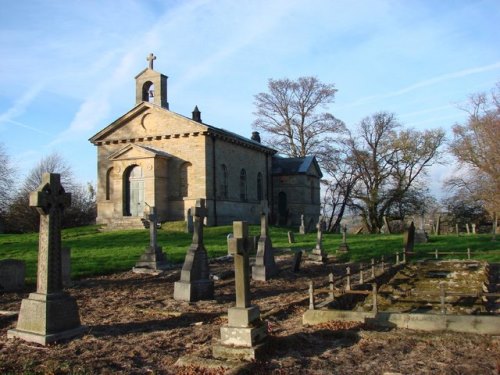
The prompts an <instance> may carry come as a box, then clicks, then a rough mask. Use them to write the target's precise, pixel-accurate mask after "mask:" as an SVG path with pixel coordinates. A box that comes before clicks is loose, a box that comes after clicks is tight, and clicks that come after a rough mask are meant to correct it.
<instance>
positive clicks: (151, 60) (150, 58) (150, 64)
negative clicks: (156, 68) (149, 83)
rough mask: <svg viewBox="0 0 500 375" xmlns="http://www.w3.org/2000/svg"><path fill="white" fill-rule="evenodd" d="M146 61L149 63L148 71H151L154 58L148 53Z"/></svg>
mask: <svg viewBox="0 0 500 375" xmlns="http://www.w3.org/2000/svg"><path fill="white" fill-rule="evenodd" d="M146 60H148V62H149V69H153V61H154V60H156V56H155V55H153V54H152V53H150V54H149V55H148V57H147V58H146Z"/></svg>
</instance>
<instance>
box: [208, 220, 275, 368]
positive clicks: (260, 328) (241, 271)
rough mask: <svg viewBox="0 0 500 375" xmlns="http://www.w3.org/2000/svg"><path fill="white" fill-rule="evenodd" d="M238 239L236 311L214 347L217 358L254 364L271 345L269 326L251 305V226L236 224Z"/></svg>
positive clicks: (233, 248) (233, 242) (232, 244)
mask: <svg viewBox="0 0 500 375" xmlns="http://www.w3.org/2000/svg"><path fill="white" fill-rule="evenodd" d="M233 232H234V238H231V239H230V240H229V253H231V254H233V255H234V282H235V286H236V307H232V308H230V309H229V310H228V314H227V315H228V325H227V326H223V327H221V329H220V333H221V339H220V342H219V343H217V344H216V345H214V347H213V356H214V357H215V358H224V359H238V360H248V361H252V360H255V359H257V358H258V357H259V355H260V353H261V352H262V351H263V350H264V348H265V345H266V343H267V324H266V322H263V321H262V320H261V319H260V311H259V308H258V307H257V306H255V305H252V304H251V303H250V275H249V259H248V253H249V252H250V251H251V250H252V240H251V238H249V237H248V223H247V222H246V221H235V222H234V223H233Z"/></svg>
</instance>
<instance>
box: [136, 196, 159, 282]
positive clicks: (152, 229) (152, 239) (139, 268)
mask: <svg viewBox="0 0 500 375" xmlns="http://www.w3.org/2000/svg"><path fill="white" fill-rule="evenodd" d="M144 218H145V219H146V220H147V221H148V222H149V246H147V247H146V249H145V250H144V252H143V253H142V254H141V256H140V258H139V260H138V261H137V263H136V264H135V267H134V268H133V269H132V270H133V271H134V272H137V273H144V272H146V273H150V272H152V273H157V272H159V271H162V270H165V269H166V268H167V258H166V256H165V254H164V253H163V251H162V248H161V246H158V214H157V212H156V208H155V207H154V206H150V207H149V213H144Z"/></svg>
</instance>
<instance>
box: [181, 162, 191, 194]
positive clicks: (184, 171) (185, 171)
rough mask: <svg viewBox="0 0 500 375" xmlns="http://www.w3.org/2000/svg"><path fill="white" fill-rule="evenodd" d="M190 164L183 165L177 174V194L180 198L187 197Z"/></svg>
mask: <svg viewBox="0 0 500 375" xmlns="http://www.w3.org/2000/svg"><path fill="white" fill-rule="evenodd" d="M190 167H191V163H184V164H182V165H181V167H180V171H179V172H180V173H179V193H180V196H181V197H188V196H189V169H190Z"/></svg>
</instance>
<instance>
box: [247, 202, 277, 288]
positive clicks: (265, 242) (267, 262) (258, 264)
mask: <svg viewBox="0 0 500 375" xmlns="http://www.w3.org/2000/svg"><path fill="white" fill-rule="evenodd" d="M268 215H269V207H268V205H267V200H263V201H262V202H261V213H260V238H259V242H258V244H257V255H256V256H255V265H254V266H253V267H252V279H254V280H261V281H267V280H269V278H271V277H273V276H274V275H276V273H278V267H277V266H276V262H275V261H274V251H273V244H272V242H271V238H270V237H269V223H268Z"/></svg>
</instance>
